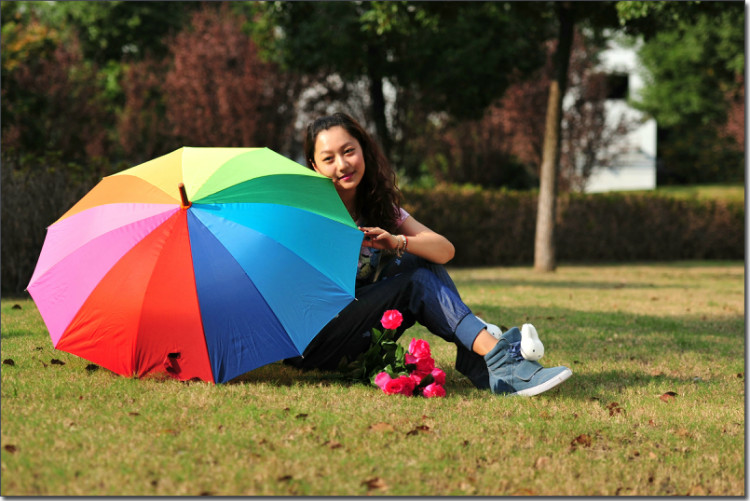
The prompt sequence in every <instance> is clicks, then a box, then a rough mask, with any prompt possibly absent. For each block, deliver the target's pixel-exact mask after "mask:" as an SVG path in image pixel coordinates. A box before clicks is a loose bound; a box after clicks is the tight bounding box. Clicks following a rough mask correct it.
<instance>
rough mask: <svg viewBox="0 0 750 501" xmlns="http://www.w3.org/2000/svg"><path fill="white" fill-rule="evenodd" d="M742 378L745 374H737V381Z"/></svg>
mask: <svg viewBox="0 0 750 501" xmlns="http://www.w3.org/2000/svg"><path fill="white" fill-rule="evenodd" d="M743 377H745V373H744V372H738V373H737V378H738V379H742V378H743Z"/></svg>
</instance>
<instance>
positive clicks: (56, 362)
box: [49, 358, 65, 365]
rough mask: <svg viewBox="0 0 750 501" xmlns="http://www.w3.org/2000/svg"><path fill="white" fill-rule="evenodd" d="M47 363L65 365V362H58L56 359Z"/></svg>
mask: <svg viewBox="0 0 750 501" xmlns="http://www.w3.org/2000/svg"><path fill="white" fill-rule="evenodd" d="M49 363H51V364H52V365H65V362H63V361H62V360H58V359H56V358H53V359H52V360H50V361H49Z"/></svg>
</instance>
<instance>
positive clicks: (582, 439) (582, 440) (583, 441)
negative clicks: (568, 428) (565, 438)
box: [570, 433, 592, 450]
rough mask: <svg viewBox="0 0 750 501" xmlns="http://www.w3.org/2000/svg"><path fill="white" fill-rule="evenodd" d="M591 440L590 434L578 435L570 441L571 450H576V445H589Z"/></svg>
mask: <svg viewBox="0 0 750 501" xmlns="http://www.w3.org/2000/svg"><path fill="white" fill-rule="evenodd" d="M591 444H592V440H591V435H587V434H585V433H583V434H581V435H578V436H577V437H576V438H574V439H573V441H571V442H570V447H571V450H576V449H577V448H578V446H579V445H580V446H582V447H591Z"/></svg>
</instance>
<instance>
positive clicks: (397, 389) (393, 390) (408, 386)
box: [383, 376, 416, 396]
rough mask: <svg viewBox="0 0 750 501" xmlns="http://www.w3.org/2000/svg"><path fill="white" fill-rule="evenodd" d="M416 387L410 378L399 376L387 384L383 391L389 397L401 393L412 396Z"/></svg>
mask: <svg viewBox="0 0 750 501" xmlns="http://www.w3.org/2000/svg"><path fill="white" fill-rule="evenodd" d="M415 386H416V385H415V384H414V381H412V380H411V379H410V378H409V377H408V376H399V377H397V378H396V379H391V380H390V381H388V382H386V383H385V388H383V391H384V392H386V393H387V394H388V395H396V394H399V393H400V394H401V395H407V396H411V395H412V393H414V387H415Z"/></svg>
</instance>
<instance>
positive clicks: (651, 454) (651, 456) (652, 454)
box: [648, 451, 658, 459]
mask: <svg viewBox="0 0 750 501" xmlns="http://www.w3.org/2000/svg"><path fill="white" fill-rule="evenodd" d="M648 457H649V458H651V459H656V458H657V457H658V456H657V455H656V454H654V452H653V451H649V452H648Z"/></svg>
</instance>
